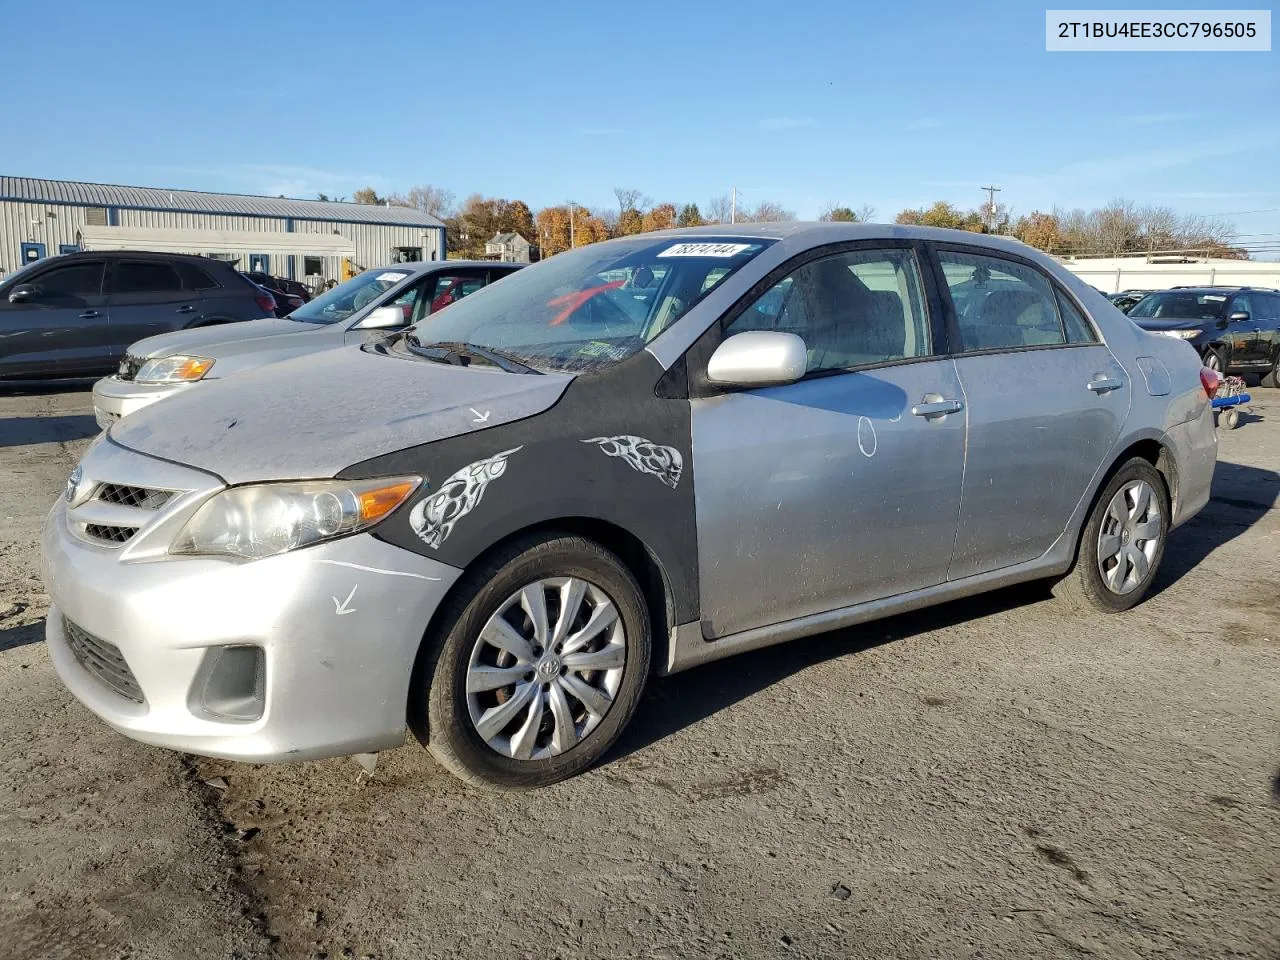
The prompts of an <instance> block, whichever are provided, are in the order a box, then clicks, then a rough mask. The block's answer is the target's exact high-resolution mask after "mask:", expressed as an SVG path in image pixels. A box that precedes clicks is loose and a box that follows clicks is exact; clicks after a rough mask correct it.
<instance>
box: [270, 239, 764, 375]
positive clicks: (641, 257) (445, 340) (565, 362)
mask: <svg viewBox="0 0 1280 960" xmlns="http://www.w3.org/2000/svg"><path fill="white" fill-rule="evenodd" d="M773 242H774V241H772V240H758V239H755V238H746V237H694V238H686V239H680V238H678V237H676V238H665V239H662V240H656V239H654V238H653V237H636V238H635V239H631V240H624V241H612V242H609V243H601V244H592V245H591V246H588V247H581V248H579V249H577V250H572V251H570V252H568V253H561V254H557V255H556V256H554V257H552V258H551V259H549V260H544V261H543V262H541V263H539V264H537V265H536V266H533V267H526V268H525V269H523V270H520V271H519V272H517V273H514V274H512V275H511V276H509V277H507V278H506V279H504V280H503V281H502V282H501V283H495V284H492V285H490V286H488V287H485V288H484V289H483V290H480V291H478V292H477V293H475V294H473V295H471V296H469V297H467V298H466V299H464V300H461V301H459V302H457V303H455V304H453V305H451V306H450V307H449V309H448V310H446V311H444V312H443V313H440V314H438V315H433V316H432V317H431V318H430V319H428V320H424V321H423V322H422V323H420V324H418V325H417V326H415V327H413V328H411V329H410V330H409V331H408V336H407V337H406V339H405V341H404V342H405V343H406V344H408V345H409V347H410V348H412V349H414V350H415V351H417V350H419V349H420V348H427V347H430V346H431V344H433V343H435V344H466V345H470V346H475V347H480V348H483V349H486V350H490V351H493V352H496V353H501V354H502V355H503V356H505V357H508V358H511V359H513V360H517V361H520V362H522V363H525V364H527V365H529V366H532V367H535V368H544V369H552V370H586V369H593V368H599V367H605V366H610V365H612V364H615V363H618V362H619V361H622V360H625V359H626V358H627V357H629V356H631V355H632V354H634V353H636V352H637V351H639V350H641V349H643V348H644V345H645V344H647V343H648V342H649V341H651V340H652V339H653V338H654V337H656V336H657V335H658V334H659V333H661V332H662V331H663V330H665V329H667V328H668V327H669V326H671V325H672V324H673V323H675V322H676V321H677V320H678V319H680V317H682V316H683V315H684V314H685V313H686V312H687V311H688V310H689V308H690V307H692V306H693V305H694V304H695V303H697V302H698V301H699V300H700V299H702V297H704V296H706V294H707V293H708V292H709V291H710V290H711V289H712V288H714V287H715V286H716V285H717V284H719V283H720V282H721V281H723V280H724V279H725V277H728V276H729V275H731V274H732V273H734V272H735V271H736V270H738V269H740V268H741V267H742V266H743V264H745V263H747V262H748V261H749V260H751V259H752V258H753V257H755V256H756V255H757V254H759V253H760V251H762V250H764V249H765V247H767V246H769V245H770V244H771V243H773ZM299 312H301V311H299ZM295 316H296V314H295Z"/></svg>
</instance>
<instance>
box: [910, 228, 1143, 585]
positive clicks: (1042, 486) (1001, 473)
mask: <svg viewBox="0 0 1280 960" xmlns="http://www.w3.org/2000/svg"><path fill="white" fill-rule="evenodd" d="M935 249H936V254H937V271H938V273H939V274H940V275H941V277H942V283H941V284H940V286H941V287H942V288H943V290H944V292H945V293H946V298H945V299H946V301H947V304H948V326H949V334H950V337H951V340H952V343H953V344H954V350H955V354H956V356H955V364H956V370H957V372H958V374H959V377H960V384H961V387H962V388H963V391H964V401H965V404H966V407H967V410H968V425H969V435H968V447H967V455H966V457H965V474H964V488H963V492H962V496H961V504H960V529H959V532H958V534H957V537H956V546H955V555H954V556H953V558H952V561H951V569H950V573H949V575H948V578H949V579H951V580H958V579H962V578H964V577H968V576H973V575H975V574H980V573H985V572H987V571H990V570H997V569H1001V568H1003V567H1008V566H1012V565H1013V564H1017V563H1022V562H1024V561H1027V560H1032V559H1035V558H1036V557H1039V556H1040V555H1041V554H1043V553H1044V552H1045V551H1046V550H1048V549H1049V547H1050V545H1051V544H1052V543H1053V542H1054V541H1055V540H1057V539H1058V537H1059V536H1060V535H1061V534H1062V532H1063V530H1064V529H1065V528H1066V526H1067V522H1068V520H1069V519H1070V517H1071V514H1072V512H1073V511H1074V510H1075V507H1076V504H1077V503H1079V501H1080V499H1081V497H1083V496H1084V494H1085V493H1086V491H1087V490H1088V489H1089V485H1090V481H1091V480H1092V479H1093V476H1094V474H1095V473H1097V471H1098V470H1099V469H1100V468H1101V467H1102V466H1103V464H1104V463H1106V462H1107V459H1108V456H1109V454H1110V451H1111V449H1112V447H1113V445H1114V444H1115V442H1116V440H1117V438H1118V437H1119V435H1120V431H1121V428H1122V427H1123V425H1124V421H1125V418H1126V417H1127V416H1128V412H1129V404H1130V400H1131V394H1130V383H1129V378H1128V374H1127V373H1126V372H1125V370H1124V368H1123V367H1122V366H1121V365H1120V364H1119V362H1117V360H1116V358H1115V357H1114V356H1113V355H1112V354H1111V351H1110V350H1109V349H1108V348H1107V346H1106V345H1105V344H1104V343H1102V342H1101V338H1100V337H1099V336H1098V334H1097V331H1096V330H1094V328H1093V326H1092V324H1090V323H1089V322H1088V321H1087V319H1086V318H1085V316H1084V313H1083V311H1082V310H1081V308H1080V307H1079V305H1078V304H1077V303H1075V301H1074V300H1073V299H1072V298H1071V297H1070V296H1069V295H1067V294H1066V293H1065V291H1063V290H1062V289H1061V288H1059V287H1057V285H1056V284H1055V283H1054V282H1053V281H1052V280H1051V279H1050V278H1049V277H1048V276H1047V275H1046V274H1045V273H1044V272H1042V271H1041V270H1040V269H1039V267H1037V266H1035V265H1034V264H1033V263H1032V262H1031V261H1028V260H1020V259H1018V258H1016V257H1014V256H1013V255H1012V254H1010V255H999V256H997V255H993V254H992V253H991V252H990V251H989V250H987V249H982V252H978V250H977V249H975V248H968V247H965V246H963V245H952V244H946V245H941V244H940V245H937V246H936V248H935Z"/></svg>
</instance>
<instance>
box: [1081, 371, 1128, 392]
mask: <svg viewBox="0 0 1280 960" xmlns="http://www.w3.org/2000/svg"><path fill="white" fill-rule="evenodd" d="M1093 377H1094V378H1093V379H1092V380H1090V381H1089V389H1090V390H1092V391H1093V392H1094V393H1106V392H1108V391H1109V390H1119V389H1120V388H1121V387H1123V386H1124V381H1123V380H1121V379H1120V378H1119V377H1108V376H1105V375H1101V374H1096V373H1095V374H1094V375H1093Z"/></svg>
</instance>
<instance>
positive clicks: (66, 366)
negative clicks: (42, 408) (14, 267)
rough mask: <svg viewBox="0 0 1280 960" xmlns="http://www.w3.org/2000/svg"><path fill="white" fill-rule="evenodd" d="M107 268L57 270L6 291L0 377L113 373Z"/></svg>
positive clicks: (91, 263) (24, 277)
mask: <svg viewBox="0 0 1280 960" xmlns="http://www.w3.org/2000/svg"><path fill="white" fill-rule="evenodd" d="M105 265H106V264H105V260H76V261H74V262H71V263H64V264H54V265H52V266H50V267H48V268H47V269H43V270H41V269H39V268H36V272H24V273H23V274H21V275H20V276H19V277H16V278H15V279H14V282H11V283H8V284H6V285H5V286H4V288H3V290H2V291H0V377H53V376H88V375H92V374H96V373H102V372H105V371H107V370H109V369H110V368H111V366H112V361H111V359H110V355H109V352H108V350H107V343H108V339H109V335H108V328H107V321H108V308H107V298H106V296H105V295H104V293H103V277H104V272H105ZM15 291H18V292H17V293H15ZM23 291H26V293H25V294H24V293H23Z"/></svg>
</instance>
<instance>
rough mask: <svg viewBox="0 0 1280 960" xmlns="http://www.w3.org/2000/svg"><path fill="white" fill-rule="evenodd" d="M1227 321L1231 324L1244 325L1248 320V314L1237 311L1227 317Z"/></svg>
mask: <svg viewBox="0 0 1280 960" xmlns="http://www.w3.org/2000/svg"><path fill="white" fill-rule="evenodd" d="M1227 319H1228V320H1229V321H1231V322H1232V323H1244V322H1245V321H1246V320H1248V319H1249V314H1248V313H1246V312H1245V311H1244V310H1237V311H1236V312H1235V313H1233V314H1231V315H1230V316H1229V317H1227Z"/></svg>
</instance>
